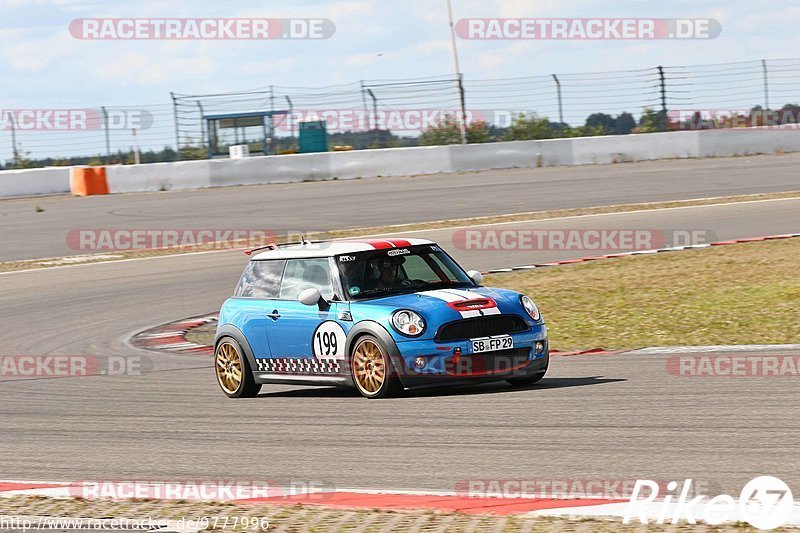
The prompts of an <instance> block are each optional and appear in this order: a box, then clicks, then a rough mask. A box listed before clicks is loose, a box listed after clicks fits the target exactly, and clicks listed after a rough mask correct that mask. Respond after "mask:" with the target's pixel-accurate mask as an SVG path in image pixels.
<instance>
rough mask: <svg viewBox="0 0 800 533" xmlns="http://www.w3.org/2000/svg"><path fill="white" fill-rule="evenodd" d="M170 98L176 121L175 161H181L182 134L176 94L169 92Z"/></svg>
mask: <svg viewBox="0 0 800 533" xmlns="http://www.w3.org/2000/svg"><path fill="white" fill-rule="evenodd" d="M169 96H170V98H172V116H173V118H174V119H175V161H180V160H181V134H180V131H179V130H178V101H177V99H176V98H175V93H174V92H172V91H170V92H169Z"/></svg>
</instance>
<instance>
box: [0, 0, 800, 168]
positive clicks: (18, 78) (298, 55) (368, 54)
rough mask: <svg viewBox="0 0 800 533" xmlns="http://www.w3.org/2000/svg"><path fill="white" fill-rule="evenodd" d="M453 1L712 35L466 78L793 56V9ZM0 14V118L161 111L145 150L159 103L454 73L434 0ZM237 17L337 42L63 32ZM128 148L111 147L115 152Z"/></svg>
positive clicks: (475, 60) (605, 48)
mask: <svg viewBox="0 0 800 533" xmlns="http://www.w3.org/2000/svg"><path fill="white" fill-rule="evenodd" d="M452 3H453V12H454V19H456V20H459V19H464V18H478V17H506V18H516V17H521V18H529V17H531V18H595V17H597V18H608V17H631V18H646V17H659V18H711V19H715V20H716V21H718V22H719V23H720V25H721V27H722V31H721V34H720V35H719V36H718V37H716V38H714V39H704V40H465V39H458V49H459V55H460V59H461V70H462V71H463V72H464V75H465V77H466V79H467V80H470V79H472V80H474V79H481V78H504V77H518V76H533V75H541V74H545V75H546V74H550V73H582V72H597V71H616V70H627V69H640V68H646V67H653V66H655V65H659V64H663V65H696V64H705V63H719V62H735V61H744V60H757V59H762V58H767V59H769V58H787V57H793V56H800V52H798V50H800V46H799V45H800V32H798V31H796V28H797V26H798V24H797V22H798V21H800V4H798V2H797V1H796V0H773V1H769V2H767V1H761V2H759V1H753V0H749V1H745V0H727V1H721V0H720V1H718V0H707V1H703V0H673V1H660V2H645V1H621V0H606V1H598V0H574V1H564V0H562V1H559V0H453V2H452ZM0 13H1V16H0V48H1V49H2V50H1V51H0V77H2V80H3V82H2V91H0V109H27V108H76V107H92V108H97V107H99V106H101V105H105V106H137V105H139V106H150V105H155V104H159V105H161V106H163V107H162V108H161V112H163V113H164V114H165V118H164V119H162V121H161V122H162V123H161V125H160V126H159V127H160V128H161V129H160V130H159V131H160V132H161V133H160V135H161V136H163V139H162V138H161V137H159V138H153V139H152V142H151V143H149V144H151V145H158V144H159V143H162V141H164V140H166V139H168V138H171V135H172V134H171V133H170V128H171V126H170V124H169V123H168V118H167V117H166V113H168V111H169V107H168V104H169V103H170V99H169V92H170V91H175V92H177V93H184V94H203V93H216V92H230V91H239V90H247V89H253V88H257V87H265V86H269V85H273V84H274V85H281V86H328V85H334V84H344V83H350V82H357V81H358V80H361V79H372V80H375V79H386V78H413V77H424V76H438V75H444V74H449V73H451V72H452V70H453V65H452V56H451V50H450V41H449V28H448V25H447V11H446V2H445V0H403V1H386V0H334V1H329V2H323V1H312V0H295V1H270V0H266V1H261V2H247V1H242V0H214V1H210V0H192V1H184V0H172V1H169V2H167V1H158V0H150V1H148V0H144V1H140V2H132V1H126V2H119V1H93V0H0ZM246 17H267V18H324V19H330V20H331V21H332V22H333V24H335V32H334V34H333V36H332V37H331V38H329V39H325V40H189V41H185V40H184V41H176V40H127V41H126V40H84V39H77V38H75V37H74V36H73V35H72V34H71V33H70V23H71V22H72V21H74V20H75V19H81V18H139V19H141V18H151V19H153V18H246ZM754 90H757V89H754ZM748 103H749V102H748ZM753 103H757V102H753ZM3 137H5V135H4V136H3ZM56 138H57V137H56V136H54V137H52V139H56ZM72 138H77V137H72ZM52 139H51V140H50V141H47V142H44V141H39V140H38V139H35V140H28V139H23V140H24V141H25V142H26V143H27V144H28V145H29V146H32V147H33V151H34V153H36V154H37V155H39V153H40V152H41V150H40V148H41V149H42V150H44V151H47V150H49V149H50V145H51V144H52V142H53V140H52ZM141 140H142V139H140V141H141ZM131 142H132V140H131V139H128V138H127V137H126V138H124V139H121V140H120V143H121V144H122V145H125V144H126V143H127V144H130V143H131ZM37 143H38V144H37ZM7 144H8V143H7V142H6V141H5V140H3V141H0V159H4V158H7V157H8V153H7V152H8V150H7V147H6V145H7ZM145 144H148V143H147V142H146V141H145ZM161 146H163V143H162V144H161ZM92 148H93V146H92ZM79 149H80V146H76V147H75V150H74V151H72V150H71V153H72V152H75V151H80V150H79ZM76 153H77V152H76Z"/></svg>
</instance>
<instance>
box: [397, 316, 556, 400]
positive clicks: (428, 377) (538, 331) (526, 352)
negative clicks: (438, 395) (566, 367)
mask: <svg viewBox="0 0 800 533" xmlns="http://www.w3.org/2000/svg"><path fill="white" fill-rule="evenodd" d="M510 336H511V337H512V338H513V339H514V347H513V348H512V349H507V350H498V351H494V352H483V353H472V343H471V342H470V340H469V339H464V340H458V341H450V342H435V341H434V340H432V339H428V340H404V341H401V342H397V349H398V353H399V358H398V359H399V361H395V367H396V370H397V371H398V374H399V377H400V379H401V381H402V382H403V385H404V386H406V387H415V386H423V385H431V384H433V383H436V382H451V381H471V380H494V379H498V380H500V379H508V378H510V377H515V378H516V377H525V376H528V375H532V374H539V373H541V372H543V371H545V370H547V365H548V362H549V359H550V358H549V350H550V347H549V344H548V342H547V327H546V326H545V325H544V324H538V325H535V326H532V327H531V329H529V330H528V331H524V332H521V333H512V334H510ZM537 342H541V343H543V345H544V346H543V349H542V350H541V352H540V353H537V351H536V348H535V346H536V343H537ZM459 350H460V353H458V352H459ZM418 358H422V359H421V360H424V363H425V364H424V366H422V367H421V368H420V367H418V366H417V360H418ZM399 367H401V368H399Z"/></svg>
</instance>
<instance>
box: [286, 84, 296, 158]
mask: <svg viewBox="0 0 800 533" xmlns="http://www.w3.org/2000/svg"><path fill="white" fill-rule="evenodd" d="M284 98H286V103H287V104H289V118H288V122H289V139H290V142H291V144H290V145H289V149H290V150H292V149H294V146H295V145H294V117H293V116H292V115H293V114H294V106H293V105H292V99H291V98H289V95H288V94H287V95H284Z"/></svg>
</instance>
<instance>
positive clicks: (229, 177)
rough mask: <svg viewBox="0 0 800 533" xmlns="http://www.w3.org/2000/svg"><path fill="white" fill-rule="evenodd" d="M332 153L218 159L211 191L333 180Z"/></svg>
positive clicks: (213, 165)
mask: <svg viewBox="0 0 800 533" xmlns="http://www.w3.org/2000/svg"><path fill="white" fill-rule="evenodd" d="M332 155H334V154H331V153H328V152H322V153H316V154H293V155H273V156H256V157H248V158H246V159H214V160H211V161H210V162H209V163H210V165H209V170H210V177H211V184H210V186H211V187H224V186H226V185H255V184H259V183H294V182H299V181H306V180H314V181H318V180H323V179H328V178H330V177H331V176H332V174H331V170H330V162H329V159H330V156H332Z"/></svg>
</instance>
